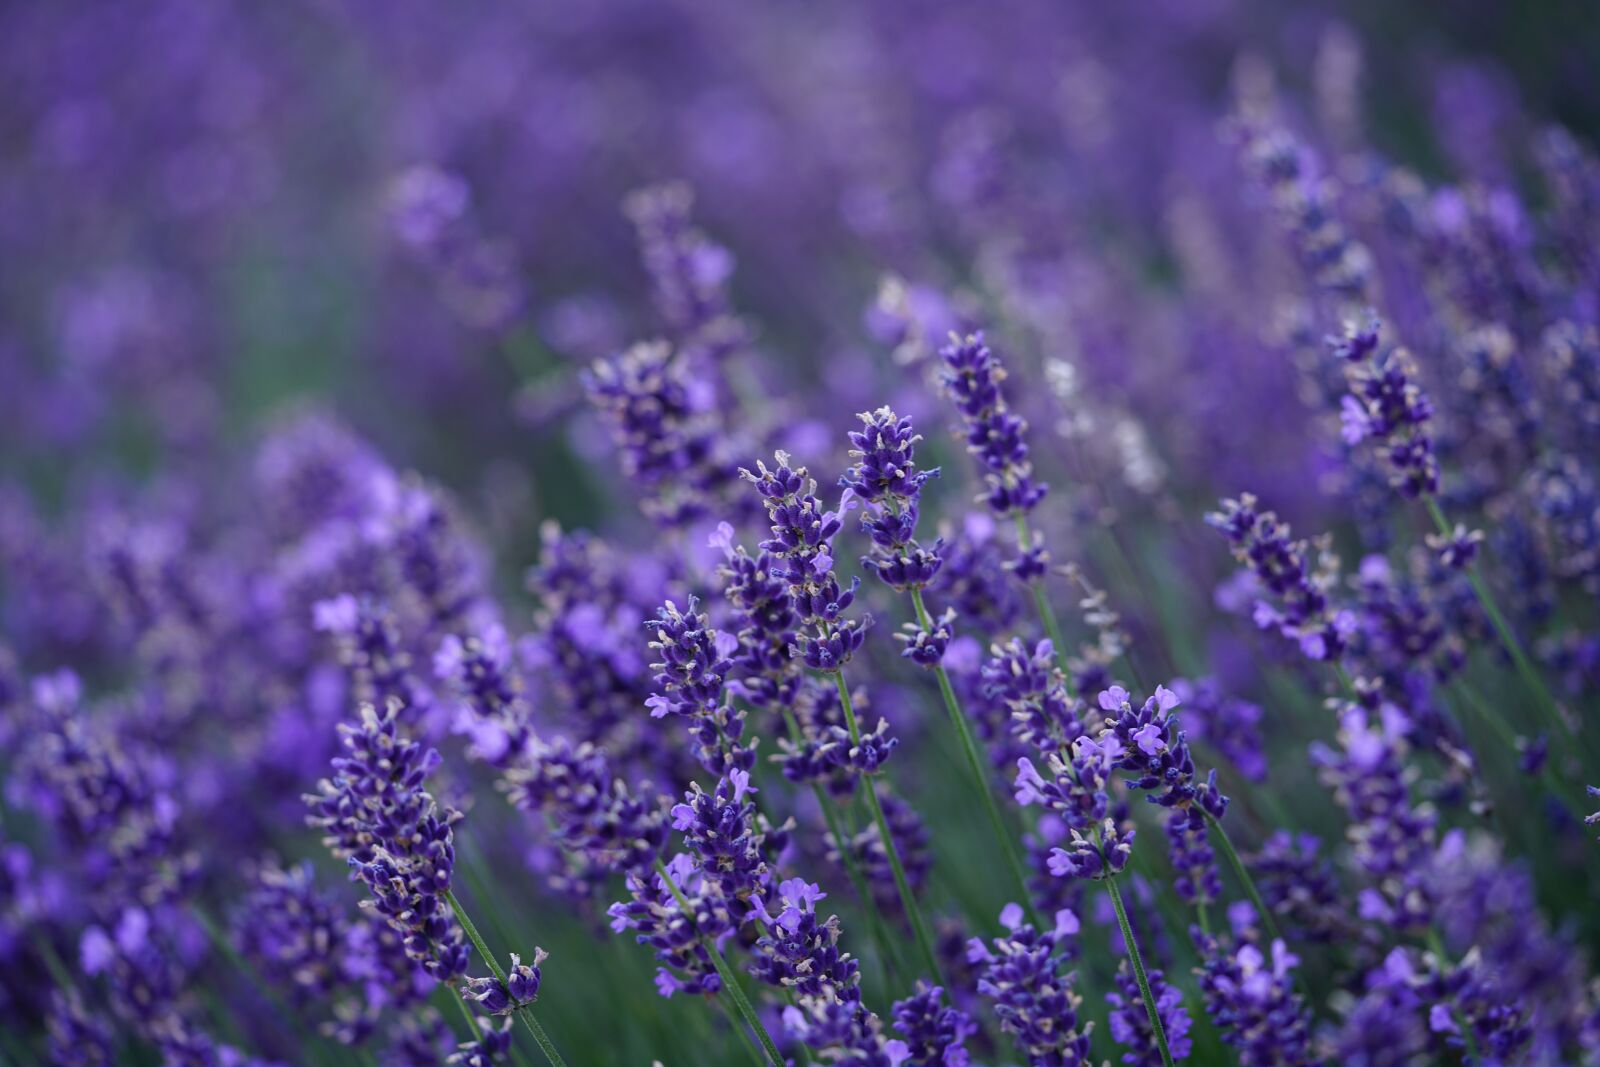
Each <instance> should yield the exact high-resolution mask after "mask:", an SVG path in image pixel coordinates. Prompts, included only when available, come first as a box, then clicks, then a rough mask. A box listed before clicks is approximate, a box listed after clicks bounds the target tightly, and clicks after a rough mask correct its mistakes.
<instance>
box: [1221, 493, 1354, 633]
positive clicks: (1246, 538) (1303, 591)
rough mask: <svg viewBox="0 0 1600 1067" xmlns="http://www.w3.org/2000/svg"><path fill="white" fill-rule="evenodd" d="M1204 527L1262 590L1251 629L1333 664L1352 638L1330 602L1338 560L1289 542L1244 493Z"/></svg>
mask: <svg viewBox="0 0 1600 1067" xmlns="http://www.w3.org/2000/svg"><path fill="white" fill-rule="evenodd" d="M1206 521H1207V522H1208V523H1210V524H1211V525H1212V526H1214V527H1216V528H1217V529H1218V530H1220V531H1222V534H1223V536H1224V537H1226V538H1227V539H1228V542H1229V544H1230V545H1232V548H1233V554H1234V558H1235V559H1237V560H1238V561H1239V562H1240V563H1241V564H1242V565H1243V566H1245V567H1246V568H1248V569H1249V571H1250V573H1251V574H1253V575H1255V577H1256V578H1257V579H1258V580H1259V581H1260V583H1261V586H1262V587H1263V589H1264V592H1265V595H1264V596H1262V597H1260V598H1258V599H1256V601H1255V603H1254V607H1253V617H1254V619H1255V623H1256V625H1257V626H1259V627H1261V628H1262V629H1263V630H1266V629H1274V630H1277V631H1278V632H1279V633H1281V634H1283V636H1284V637H1287V638H1289V639H1290V640H1291V641H1294V642H1295V643H1296V644H1297V645H1298V646H1299V648H1300V651H1301V652H1302V653H1303V654H1304V655H1305V656H1306V657H1307V658H1308V659H1313V660H1333V661H1337V660H1338V659H1339V658H1340V657H1341V656H1342V655H1343V654H1344V650H1345V648H1346V647H1347V646H1348V645H1349V642H1350V638H1351V636H1352V634H1353V633H1354V632H1355V628H1356V618H1355V615H1354V613H1352V612H1351V611H1350V610H1348V609H1347V608H1344V607H1341V606H1340V605H1338V604H1337V603H1336V602H1335V601H1334V600H1333V598H1332V596H1331V591H1332V589H1333V587H1334V585H1335V583H1336V581H1337V579H1338V560H1337V558H1335V557H1334V556H1333V555H1332V553H1331V552H1330V550H1329V548H1328V546H1327V544H1326V542H1319V543H1317V544H1315V545H1313V544H1312V543H1310V542H1307V541H1303V540H1300V541H1297V540H1294V539H1293V536H1292V533H1291V531H1290V529H1289V527H1288V525H1287V524H1285V523H1283V522H1281V521H1279V519H1278V516H1277V515H1276V514H1274V513H1273V512H1270V511H1261V510H1259V509H1258V508H1257V507H1256V498H1255V497H1253V496H1251V495H1250V494H1249V493H1242V494H1240V496H1239V498H1238V499H1237V500H1224V501H1223V502H1222V510H1221V511H1217V512H1213V513H1211V514H1209V515H1207V516H1206Z"/></svg>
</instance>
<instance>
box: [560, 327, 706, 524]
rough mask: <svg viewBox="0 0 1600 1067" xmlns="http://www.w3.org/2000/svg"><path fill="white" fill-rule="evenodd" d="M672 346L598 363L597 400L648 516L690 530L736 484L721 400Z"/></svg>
mask: <svg viewBox="0 0 1600 1067" xmlns="http://www.w3.org/2000/svg"><path fill="white" fill-rule="evenodd" d="M695 381H696V380H695V377H694V374H693V371H692V369H691V367H690V366H689V365H688V364H686V362H685V360H684V358H683V357H682V356H681V354H680V353H678V352H677V351H676V350H675V349H674V348H673V347H672V346H671V345H670V344H668V343H667V342H666V341H643V342H640V343H639V344H636V345H634V346H633V347H631V348H629V349H628V350H627V351H625V352H623V353H621V354H620V355H618V356H615V357H612V358H609V359H602V360H598V361H596V362H595V364H594V365H593V367H591V368H590V370H589V373H588V375H587V376H586V377H585V379H584V387H585V389H586V391H587V393H588V396H589V401H590V403H592V404H593V405H594V406H595V408H596V409H597V410H598V411H599V412H600V413H601V415H602V417H603V418H604V419H605V420H606V422H607V424H608V425H609V426H610V429H611V436H612V439H613V441H614V442H615V443H616V447H617V451H618V455H619V458H620V460H621V463H622V470H623V473H624V474H626V475H627V476H628V478H629V479H631V480H632V481H634V482H635V483H636V484H637V486H638V488H639V490H640V491H641V492H642V493H643V494H644V501H643V504H642V506H643V508H644V511H645V513H646V514H647V515H649V516H650V517H652V518H654V519H655V520H656V521H658V522H660V523H661V524H662V525H664V526H669V527H682V526H685V525H687V524H689V523H691V522H694V521H695V520H696V519H699V518H700V517H702V516H703V515H705V514H706V513H707V511H708V510H709V507H710V504H711V502H712V501H713V500H714V499H715V498H716V497H717V496H719V495H721V493H722V492H723V491H724V490H725V489H726V488H727V487H728V486H729V485H731V484H732V480H733V475H734V471H733V468H732V466H731V465H729V463H728V462H727V460H726V459H725V458H724V457H723V456H722V454H721V449H720V438H719V428H718V425H717V420H716V418H715V414H714V404H715V397H714V396H713V395H712V394H711V393H709V392H708V391H707V390H706V389H704V388H703V387H700V386H697V385H696V384H695Z"/></svg>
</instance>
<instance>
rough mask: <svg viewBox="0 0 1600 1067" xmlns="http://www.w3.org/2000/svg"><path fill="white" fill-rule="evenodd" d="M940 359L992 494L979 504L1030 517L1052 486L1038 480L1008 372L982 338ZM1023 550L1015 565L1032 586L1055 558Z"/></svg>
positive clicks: (953, 342)
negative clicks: (1010, 402) (1012, 402)
mask: <svg viewBox="0 0 1600 1067" xmlns="http://www.w3.org/2000/svg"><path fill="white" fill-rule="evenodd" d="M939 356H940V358H941V359H942V360H943V361H944V370H943V375H942V380H943V384H944V387H945V390H946V391H947V392H948V393H949V395H950V398H951V399H952V400H953V401H955V405H956V411H957V412H958V413H959V414H960V415H961V419H962V424H963V436H964V438H965V440H966V444H967V450H968V451H970V452H971V453H972V454H973V455H975V456H977V457H978V462H979V465H980V466H981V467H982V469H983V476H984V483H985V487H986V488H985V491H984V494H983V495H982V496H981V497H980V498H979V499H981V500H982V501H983V502H984V504H986V505H987V506H988V507H989V509H990V510H991V511H993V512H994V513H995V514H996V515H999V516H1002V517H1005V518H1015V517H1021V516H1026V515H1027V514H1028V513H1029V512H1030V511H1032V510H1033V509H1034V508H1036V507H1038V506H1039V501H1041V500H1043V499H1044V495H1045V492H1046V486H1045V485H1044V484H1043V483H1042V482H1037V481H1035V480H1034V477H1033V464H1032V463H1031V462H1030V461H1029V459H1028V443H1027V440H1026V439H1025V438H1026V434H1027V430H1028V423H1027V420H1026V419H1024V418H1023V417H1022V416H1021V415H1018V414H1015V413H1014V412H1012V411H1011V410H1010V408H1009V407H1008V406H1007V404H1006V399H1005V395H1004V394H1003V393H1002V392H1001V389H1000V383H1001V382H1003V381H1004V380H1005V377H1006V371H1005V367H1004V366H1002V365H1001V363H1000V361H999V359H997V358H996V357H995V355H994V353H993V352H991V351H990V350H989V346H988V345H986V344H985V343H984V339H983V334H982V333H981V332H980V333H974V334H969V335H967V336H966V337H964V338H962V337H957V336H955V335H951V339H950V344H949V345H947V346H945V347H944V348H943V349H941V350H940V352H939ZM1018 550H1019V552H1020V555H1019V557H1018V558H1017V559H1015V560H1013V561H1012V562H1011V563H1010V564H1009V566H1010V569H1011V570H1012V571H1013V572H1014V573H1015V574H1016V575H1017V577H1019V578H1021V579H1023V580H1024V581H1031V580H1032V579H1034V578H1037V577H1039V576H1041V575H1042V574H1044V572H1045V569H1046V567H1047V566H1048V564H1049V558H1048V555H1047V554H1046V553H1045V550H1044V547H1043V544H1042V542H1040V541H1038V540H1035V541H1034V543H1033V544H1028V545H1019V546H1018Z"/></svg>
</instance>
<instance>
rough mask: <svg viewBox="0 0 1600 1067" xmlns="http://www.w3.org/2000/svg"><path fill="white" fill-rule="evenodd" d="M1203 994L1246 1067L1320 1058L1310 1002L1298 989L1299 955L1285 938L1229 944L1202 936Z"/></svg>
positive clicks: (1292, 1065) (1283, 1066) (1287, 1065)
mask: <svg viewBox="0 0 1600 1067" xmlns="http://www.w3.org/2000/svg"><path fill="white" fill-rule="evenodd" d="M1198 945H1199V948H1200V952H1201V954H1202V964H1201V967H1200V970H1199V978H1200V993H1201V996H1202V997H1203V998H1204V1000H1205V1006H1206V1014H1207V1015H1209V1016H1211V1021H1212V1023H1213V1024H1215V1026H1216V1027H1217V1029H1219V1030H1221V1031H1222V1039H1223V1040H1224V1041H1226V1042H1227V1043H1228V1044H1229V1045H1231V1046H1233V1048H1234V1050H1235V1051H1236V1052H1237V1053H1238V1055H1239V1062H1240V1063H1241V1064H1242V1065H1244V1067H1297V1065H1304V1064H1310V1063H1314V1062H1316V1058H1315V1056H1314V1055H1313V1053H1312V1048H1311V1025H1310V1019H1309V1017H1308V1016H1307V1013H1306V1010H1305V1005H1304V1004H1303V1003H1302V1002H1301V999H1300V996H1299V995H1298V994H1297V993H1296V992H1295V989H1294V969H1295V968H1296V967H1298V966H1299V965H1300V960H1299V957H1297V956H1295V955H1294V954H1293V953H1292V952H1290V951H1289V948H1288V946H1287V945H1285V944H1284V943H1283V942H1282V941H1273V942H1272V943H1271V944H1270V945H1266V946H1258V945H1256V944H1255V943H1253V942H1249V941H1246V942H1243V943H1241V944H1237V945H1234V946H1232V947H1229V946H1227V945H1224V944H1222V943H1220V942H1218V941H1217V940H1215V939H1212V938H1209V937H1205V936H1204V935H1201V936H1200V938H1199V941H1198Z"/></svg>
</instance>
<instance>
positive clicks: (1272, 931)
mask: <svg viewBox="0 0 1600 1067" xmlns="http://www.w3.org/2000/svg"><path fill="white" fill-rule="evenodd" d="M1195 806H1196V807H1199V805H1198V804H1197V805H1195ZM1200 814H1201V815H1204V816H1205V819H1206V822H1207V824H1209V825H1210V827H1211V829H1212V831H1213V836H1215V837H1216V840H1217V844H1218V845H1220V846H1221V847H1222V854H1223V855H1225V856H1227V857H1228V864H1229V866H1231V867H1232V868H1233V873H1234V874H1236V875H1238V876H1239V882H1240V884H1241V885H1243V886H1244V892H1245V895H1246V896H1248V897H1249V898H1250V903H1252V904H1254V905H1255V907H1256V914H1257V915H1259V916H1261V925H1262V926H1263V927H1265V928H1266V931H1267V936H1268V937H1270V938H1272V939H1273V940H1278V939H1279V938H1281V937H1282V936H1283V935H1281V934H1279V933H1278V923H1277V920H1276V919H1274V918H1273V915H1272V912H1271V911H1269V910H1268V908H1267V902H1266V901H1265V900H1263V899H1261V890H1260V889H1257V888H1256V880H1255V879H1254V878H1252V877H1250V870H1249V868H1247V867H1246V866H1245V865H1244V860H1243V859H1241V858H1240V856H1239V850H1238V849H1236V848H1234V847H1233V840H1232V839H1231V838H1229V837H1228V831H1227V830H1225V829H1223V827H1222V823H1221V822H1220V821H1219V820H1218V819H1217V817H1216V816H1215V815H1212V814H1211V813H1210V812H1209V811H1207V810H1205V809H1204V808H1200Z"/></svg>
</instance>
